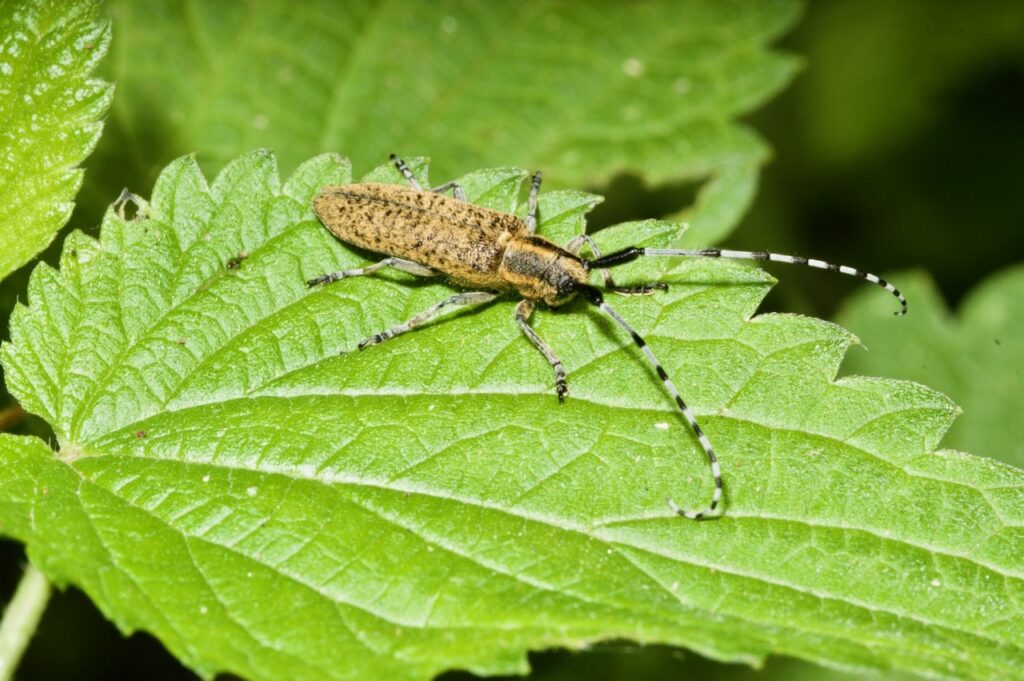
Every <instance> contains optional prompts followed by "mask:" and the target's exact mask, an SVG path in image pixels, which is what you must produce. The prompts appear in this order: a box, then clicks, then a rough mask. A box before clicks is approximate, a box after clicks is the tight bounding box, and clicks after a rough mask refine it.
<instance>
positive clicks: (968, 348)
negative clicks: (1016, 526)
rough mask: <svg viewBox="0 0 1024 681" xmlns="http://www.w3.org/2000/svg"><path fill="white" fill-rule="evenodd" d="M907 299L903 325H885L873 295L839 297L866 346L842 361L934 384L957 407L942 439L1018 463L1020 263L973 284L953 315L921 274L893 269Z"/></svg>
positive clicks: (1023, 435)
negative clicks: (908, 304)
mask: <svg viewBox="0 0 1024 681" xmlns="http://www.w3.org/2000/svg"><path fill="white" fill-rule="evenodd" d="M893 280H894V281H899V282H900V286H901V287H902V288H904V289H905V290H906V292H907V297H908V298H911V299H912V300H913V301H914V302H913V305H914V310H913V312H914V313H913V315H912V316H908V317H907V324H888V323H886V320H883V319H882V316H883V315H882V314H879V312H878V310H877V309H876V307H877V306H874V305H872V304H871V303H872V302H873V301H871V300H869V299H867V298H864V297H862V296H860V295H857V296H854V297H853V298H851V300H850V301H848V302H847V303H846V305H845V306H844V308H843V310H842V311H841V313H840V315H839V319H840V321H842V322H843V323H844V324H848V325H849V326H850V327H851V328H855V329H857V331H858V335H860V336H861V337H862V338H863V340H864V343H865V346H866V347H867V348H869V349H870V352H863V351H860V352H854V353H851V355H850V361H849V363H848V364H847V367H848V368H849V369H850V370H852V371H858V372H870V373H872V374H882V375H885V376H893V377H897V378H907V379H911V380H915V381H920V382H922V383H927V384H928V385H933V386H936V387H938V388H940V389H942V390H943V391H944V392H946V393H949V394H950V395H953V396H954V397H955V398H956V400H957V402H958V403H959V404H960V405H961V406H962V407H963V410H964V415H963V416H962V417H960V418H959V419H957V422H956V424H955V425H954V426H953V428H952V429H951V430H950V431H949V434H948V435H947V437H946V439H945V442H946V444H947V445H949V446H950V447H958V448H970V449H972V450H973V451H976V452H978V453H981V454H985V455H987V456H992V457H995V458H998V459H1001V460H1003V461H1006V462H1007V463H1011V464H1014V465H1016V466H1018V467H1021V468H1024V422H1022V421H1021V419H1020V400H1021V395H1024V266H1017V267H1013V268H1010V269H1008V270H1005V271H1003V272H1000V273H999V274H995V275H993V276H991V277H990V278H989V279H987V280H985V281H984V282H983V283H982V284H980V285H979V286H978V287H977V288H976V289H974V290H973V291H972V292H971V293H970V294H969V295H968V296H967V298H966V299H965V300H964V302H963V303H962V304H961V306H960V310H959V313H958V314H957V315H955V316H954V315H953V314H952V313H951V312H950V311H949V309H948V308H947V307H946V304H945V302H944V301H943V300H942V295H941V294H940V293H939V291H938V289H937V288H936V287H935V283H934V282H933V281H932V279H931V278H930V277H929V276H928V275H926V274H924V273H903V274H899V275H895V276H894V277H893Z"/></svg>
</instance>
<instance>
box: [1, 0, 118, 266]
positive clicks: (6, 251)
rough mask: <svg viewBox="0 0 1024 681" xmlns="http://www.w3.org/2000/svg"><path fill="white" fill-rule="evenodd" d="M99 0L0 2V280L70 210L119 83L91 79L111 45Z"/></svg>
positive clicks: (46, 241) (25, 259)
mask: <svg viewBox="0 0 1024 681" xmlns="http://www.w3.org/2000/svg"><path fill="white" fill-rule="evenodd" d="M98 13H99V10H98V4H97V3H96V2H58V1H53V0H51V1H46V0H38V1H34V2H18V1H16V0H0V202H2V204H3V210H2V211H0V239H2V241H3V245H4V247H3V248H2V249H0V279H3V278H4V277H5V276H7V275H8V274H10V273H11V272H12V271H14V270H15V269H17V268H18V267H20V266H21V265H24V264H25V263H27V262H28V261H29V260H31V259H32V258H33V257H34V256H35V255H36V254H38V253H39V252H40V251H42V250H43V249H44V248H46V245H47V244H49V243H50V241H52V240H53V237H54V235H56V233H57V230H59V229H60V228H61V227H63V226H64V224H65V223H66V222H67V221H68V218H69V217H70V216H71V209H72V208H73V207H74V198H75V194H77V193H78V188H79V187H80V186H81V184H82V169H81V168H79V167H78V166H79V164H80V163H81V162H82V161H83V160H85V157H86V156H88V155H89V152H90V151H92V149H93V147H94V146H96V141H97V140H98V139H99V136H100V131H101V130H102V128H103V123H102V118H103V116H104V115H105V114H106V112H107V107H109V106H110V100H111V95H112V94H113V88H112V87H111V85H110V84H108V83H105V82H103V81H102V80H99V79H97V78H92V77H90V74H91V73H92V71H93V69H94V68H95V66H96V64H97V62H99V60H100V59H101V58H102V57H103V55H104V54H105V53H106V51H107V45H108V44H109V43H110V24H109V23H108V22H106V21H100V20H99V19H98Z"/></svg>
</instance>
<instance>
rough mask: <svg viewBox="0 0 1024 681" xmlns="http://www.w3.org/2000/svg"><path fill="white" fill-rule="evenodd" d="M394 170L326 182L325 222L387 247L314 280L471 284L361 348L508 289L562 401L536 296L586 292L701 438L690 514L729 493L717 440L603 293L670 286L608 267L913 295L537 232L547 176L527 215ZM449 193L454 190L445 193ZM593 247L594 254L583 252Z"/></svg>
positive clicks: (562, 383)
mask: <svg viewBox="0 0 1024 681" xmlns="http://www.w3.org/2000/svg"><path fill="white" fill-rule="evenodd" d="M391 160H392V162H393V163H394V164H395V167H396V168H397V169H398V171H399V172H400V173H401V174H402V176H403V177H404V178H405V179H406V181H407V182H408V184H409V186H408V187H402V186H399V185H390V184H375V183H360V184H349V185H340V186H329V187H325V188H324V189H323V190H322V191H321V193H320V195H319V196H317V197H316V199H315V200H314V210H315V212H316V215H317V217H318V218H320V221H321V222H323V224H324V225H325V226H326V227H327V229H329V230H330V231H331V232H333V233H334V234H335V236H337V237H338V238H339V239H341V240H342V241H344V242H346V243H349V244H352V245H354V246H358V247H360V248H364V249H367V250H370V251H375V252H377V253H382V254H384V255H385V256H387V257H385V258H384V259H383V260H381V261H379V262H376V263H374V264H372V265H367V266H366V267H360V268H357V269H351V270H344V271H341V272H332V273H329V274H324V275H321V276H319V277H316V278H314V279H310V280H309V281H308V282H307V284H308V285H309V286H316V285H318V284H329V283H331V282H334V281H338V280H339V279H344V278H347V277H355V276H361V275H364V274H370V273H371V272H374V271H376V270H379V269H382V268H384V267H392V268H395V269H397V270H401V271H403V272H407V273H409V274H414V275H417V276H427V277H430V276H441V277H445V278H447V279H448V280H449V281H451V282H452V283H453V284H455V285H456V286H458V287H460V288H464V289H467V290H466V291H463V292H461V293H457V294H455V295H453V296H450V297H448V298H446V299H444V300H442V301H440V302H438V303H436V304H435V305H433V306H431V307H429V308H427V309H426V310H424V311H423V312H421V313H419V314H418V315H416V316H415V317H413V318H412V319H410V320H408V321H407V322H405V323H403V324H399V325H397V326H395V327H393V328H391V329H387V330H384V331H380V332H379V333H376V334H374V335H373V336H371V337H370V338H367V339H365V340H363V341H362V342H360V343H359V346H358V347H359V349H360V350H362V349H363V348H366V347H367V346H370V345H375V344H377V343H381V342H383V341H385V340H388V339H389V338H393V337H395V336H397V335H399V334H402V333H405V332H406V331H410V330H412V329H414V328H416V327H418V326H421V325H422V324H424V323H426V322H427V321H429V320H431V319H433V318H434V317H436V316H438V315H439V314H440V313H441V312H442V311H444V310H445V309H447V308H456V307H462V306H466V305H480V304H484V303H489V302H491V301H493V300H494V299H495V298H498V297H499V296H502V295H509V294H514V295H515V296H516V297H518V298H520V301H519V304H518V305H516V307H515V321H516V323H517V324H518V325H519V327H520V329H522V332H523V334H524V335H525V336H526V337H527V338H528V339H529V340H530V342H531V343H533V345H534V346H535V347H536V348H537V349H538V350H539V351H540V352H541V353H542V354H543V355H544V357H545V358H546V359H547V361H548V363H549V364H550V365H551V368H552V370H553V371H554V374H555V391H556V393H557V395H558V399H559V400H560V401H561V400H564V399H565V397H566V395H568V392H569V389H568V384H567V383H566V379H565V368H564V367H563V366H562V362H561V360H559V359H558V355H556V354H555V352H554V350H552V349H551V347H550V346H549V345H548V344H547V343H545V342H544V341H543V339H541V338H540V336H538V335H537V332H536V331H534V330H533V328H532V327H531V326H530V324H529V318H530V316H531V314H532V313H533V307H534V304H535V303H544V304H546V305H549V306H558V305H563V304H564V303H566V302H568V301H570V300H572V299H573V298H574V297H576V296H577V295H582V296H583V297H584V298H586V300H588V301H589V302H590V303H591V304H593V305H594V306H595V307H597V308H598V309H600V310H601V311H602V312H604V313H605V314H607V315H608V316H609V317H611V318H612V319H613V320H614V321H615V322H616V323H617V324H618V325H619V326H620V327H622V328H623V329H624V330H625V331H626V332H627V333H628V334H629V335H630V337H631V338H632V340H633V342H634V343H635V344H636V345H637V346H638V347H639V348H640V349H641V350H642V351H643V353H644V355H645V356H646V357H647V359H648V361H650V363H651V365H652V366H653V367H654V370H655V371H656V372H657V374H658V377H659V378H660V379H661V381H662V383H663V384H664V386H665V389H666V390H667V391H668V393H669V394H670V395H671V396H672V398H673V400H674V401H675V403H676V406H677V407H678V409H679V411H680V412H681V413H682V415H683V417H684V418H685V419H686V421H687V423H688V424H689V426H690V429H691V430H692V431H693V433H694V435H695V436H696V438H697V441H698V443H699V444H700V446H701V449H703V450H704V453H705V455H706V456H707V458H708V461H709V463H710V465H711V473H712V477H713V482H714V489H713V491H712V495H711V501H710V502H709V504H708V505H707V507H705V508H704V509H703V510H700V511H685V510H683V509H681V508H679V507H678V506H677V505H676V504H675V503H674V502H673V501H672V500H671V499H669V502H668V503H669V507H670V508H671V509H672V511H673V512H675V513H677V514H678V515H680V516H683V517H686V518H692V519H695V520H699V519H701V518H707V517H710V516H712V515H713V514H715V512H716V510H717V509H718V508H719V504H720V502H721V499H722V488H723V483H722V474H721V470H720V467H719V463H718V458H717V456H716V455H715V450H714V448H713V447H712V446H711V442H710V440H708V437H707V435H705V434H704V431H703V429H701V427H700V424H699V423H698V422H697V419H696V418H695V417H694V415H693V413H692V412H691V411H690V409H689V407H687V406H686V403H685V402H684V401H683V398H682V397H681V396H680V394H679V391H678V390H677V389H676V387H675V384H674V383H673V382H672V380H671V379H670V378H669V377H668V374H667V373H666V372H665V369H664V368H662V366H661V363H660V362H659V361H658V359H657V357H655V355H654V353H653V352H652V351H651V348H650V347H649V346H648V345H647V343H646V342H645V341H644V339H643V338H641V337H640V335H639V334H638V333H637V332H636V331H635V330H634V329H633V328H632V326H630V324H629V323H628V322H627V321H626V320H625V319H623V318H622V316H621V315H619V313H618V312H616V311H615V309H614V308H612V307H611V306H610V305H608V303H607V302H606V301H605V300H604V296H603V293H604V291H612V292H615V293H621V294H626V295H640V294H647V293H652V292H654V291H656V290H659V289H662V290H663V289H665V288H666V286H665V285H664V284H661V283H653V284H645V285H642V286H632V287H624V286H617V285H616V284H615V282H614V281H613V279H612V276H611V274H610V272H609V271H608V269H609V268H611V267H615V266H617V265H621V264H623V263H627V262H630V261H632V260H635V259H637V258H640V257H645V256H667V257H673V256H690V257H703V258H735V259H744V260H767V261H772V262H784V263H790V264H796V265H805V266H808V267H814V268H817V269H825V270H832V271H835V272H840V273H842V274H848V275H852V276H855V277H860V278H861V279H865V280H867V281H869V282H871V283H873V284H877V285H878V286H881V287H882V288H885V289H886V290H887V291H889V292H890V293H892V294H893V295H894V296H895V297H896V298H897V299H898V300H899V302H900V310H899V311H898V312H897V314H905V313H906V310H907V301H906V299H905V298H904V297H903V294H901V293H900V292H899V290H897V289H896V287H894V286H893V285H892V284H890V283H888V282H886V281H885V280H883V279H882V278H881V277H878V276H876V275H874V274H871V273H870V272H863V271H861V270H858V269H855V268H853V267H847V266H846V265H834V264H832V263H828V262H824V261H822V260H815V259H813V258H803V257H799V256H791V255H781V254H778V253H768V252H764V251H733V250H725V249H717V248H705V249H698V250H686V249H655V248H641V247H635V246H634V247H630V248H625V249H622V250H619V251H616V252H614V253H610V254H608V255H605V256H602V255H601V253H600V251H599V250H598V248H597V244H596V243H594V240H593V239H591V238H590V237H589V236H588V235H586V234H581V235H579V236H577V237H575V238H573V239H572V240H571V241H570V242H569V243H568V244H566V245H565V246H564V247H562V246H558V245H557V244H555V243H552V242H551V241H549V240H547V239H545V238H544V237H542V236H539V235H537V234H535V233H534V232H535V230H536V226H537V196H538V194H539V192H540V182H541V176H540V173H535V174H534V175H533V178H532V180H531V183H530V194H529V199H528V208H527V216H526V218H525V219H522V218H519V217H517V216H515V215H510V214H508V213H502V212H499V211H496V210H491V209H488V208H482V207H480V206H475V205H473V204H470V203H467V202H466V197H465V194H464V192H463V190H462V188H461V187H460V186H459V185H458V184H457V183H455V182H448V183H447V184H444V185H442V186H440V187H435V188H433V189H424V188H423V187H421V186H420V184H419V182H418V181H417V180H416V178H415V177H414V176H413V174H412V172H411V171H410V170H409V168H408V167H407V166H406V164H405V163H404V162H403V161H402V160H401V159H399V158H397V157H396V156H394V155H392V156H391ZM446 192H451V193H452V196H451V197H449V196H446V195H445V194H446ZM584 244H587V245H588V246H589V248H590V251H591V252H592V253H593V258H590V259H588V258H585V257H582V256H581V255H580V249H581V248H582V246H583V245H584ZM594 271H598V272H599V273H600V275H601V277H602V280H603V286H602V287H600V288H598V287H596V286H592V285H591V284H590V283H589V279H590V274H591V273H592V272H594Z"/></svg>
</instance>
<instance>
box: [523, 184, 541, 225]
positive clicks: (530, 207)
mask: <svg viewBox="0 0 1024 681" xmlns="http://www.w3.org/2000/svg"><path fill="white" fill-rule="evenodd" d="M539 194H540V171H539V170H538V171H537V172H535V173H534V174H533V177H532V178H531V179H530V197H529V198H528V199H527V201H526V226H527V227H529V228H530V234H533V233H534V232H536V231H537V196H538V195H539Z"/></svg>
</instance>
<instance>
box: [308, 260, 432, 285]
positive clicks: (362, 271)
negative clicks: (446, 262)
mask: <svg viewBox="0 0 1024 681" xmlns="http://www.w3.org/2000/svg"><path fill="white" fill-rule="evenodd" d="M385 267H392V268H394V269H396V270H398V271H400V272H405V273H406V274H413V275H416V276H417V277H436V276H437V275H438V274H439V272H438V271H437V270H435V269H432V268H430V267H427V266H426V265H421V264H419V263H418V262H413V261H412V260H405V259H404V258H384V259H383V260H381V261H380V262H375V263H373V264H372V265H367V266H366V267H356V268H355V269H351V270H341V271H340V272H329V273H327V274H321V275H320V276H319V277H313V278H312V279H309V280H307V281H306V286H310V287H313V286H317V285H318V284H330V283H331V282H335V281H338V280H340V279H348V278H349V277H361V276H363V275H366V274H371V273H373V272H376V271H377V270H381V269H384V268H385Z"/></svg>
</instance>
